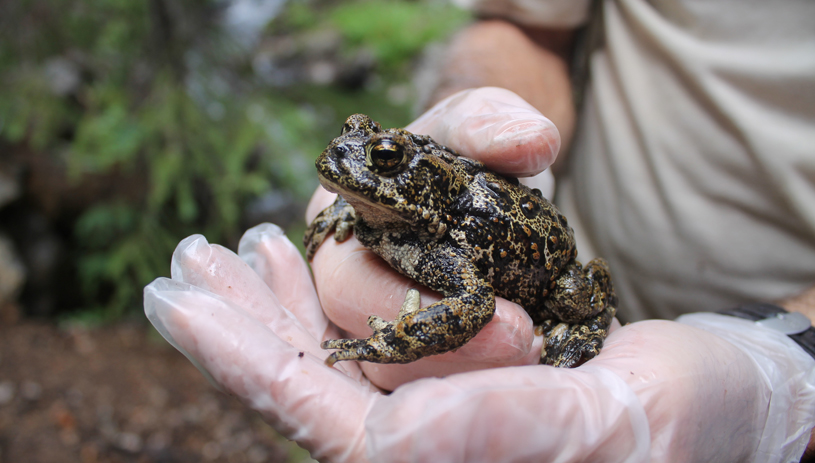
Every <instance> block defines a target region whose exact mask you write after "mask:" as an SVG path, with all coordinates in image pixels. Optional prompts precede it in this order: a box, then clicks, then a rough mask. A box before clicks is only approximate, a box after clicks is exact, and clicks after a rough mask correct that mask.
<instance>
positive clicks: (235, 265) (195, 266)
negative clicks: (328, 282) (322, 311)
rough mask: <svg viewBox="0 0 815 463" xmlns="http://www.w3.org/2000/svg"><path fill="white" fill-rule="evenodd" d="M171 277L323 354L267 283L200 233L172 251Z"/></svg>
mask: <svg viewBox="0 0 815 463" xmlns="http://www.w3.org/2000/svg"><path fill="white" fill-rule="evenodd" d="M171 273H172V277H173V280H176V281H180V282H185V283H189V284H191V285H194V286H196V287H198V288H201V289H204V290H206V291H209V292H211V293H214V294H217V295H219V296H221V297H223V298H225V299H228V300H229V301H231V302H232V303H234V304H235V305H236V306H238V307H242V308H243V309H244V310H245V311H246V312H247V313H248V314H249V315H251V316H252V317H255V318H256V319H257V320H258V321H260V322H261V323H263V324H264V325H266V326H268V327H270V328H272V330H274V332H275V333H276V334H277V335H278V336H280V337H281V338H282V339H285V340H286V341H288V342H290V343H292V344H293V345H294V346H296V347H297V348H299V349H301V350H305V351H308V352H312V353H315V354H316V355H323V354H324V352H323V351H322V350H321V349H320V346H319V344H320V341H321V339H320V338H317V337H315V336H313V335H312V334H311V333H310V332H309V331H308V329H306V327H305V326H304V325H303V324H302V323H300V321H299V320H298V319H297V317H295V316H294V314H292V313H291V312H290V311H289V310H288V309H287V308H285V307H283V306H282V305H281V304H280V301H279V300H278V299H277V296H276V295H275V294H274V293H273V292H272V290H271V289H270V288H269V286H267V285H266V283H265V282H264V281H263V280H262V279H261V278H260V276H259V275H258V274H257V273H255V272H254V271H253V270H252V268H251V267H249V265H247V264H246V262H244V261H243V260H241V258H240V257H238V256H237V255H235V254H234V253H233V252H232V251H230V250H228V249H226V248H224V247H223V246H219V245H215V244H209V243H208V242H207V240H206V238H204V237H203V236H201V235H193V236H190V237H188V238H185V239H184V240H182V241H181V242H180V243H179V244H178V247H176V250H175V252H174V253H173V259H172V264H171Z"/></svg>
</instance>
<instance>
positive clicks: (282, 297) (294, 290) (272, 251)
mask: <svg viewBox="0 0 815 463" xmlns="http://www.w3.org/2000/svg"><path fill="white" fill-rule="evenodd" d="M238 255H239V256H240V257H241V259H243V260H244V261H245V262H246V263H247V264H249V266H250V267H251V268H252V270H254V271H255V273H257V274H258V275H259V276H260V278H261V280H263V281H264V282H265V283H266V285H267V286H269V288H271V290H272V292H273V293H274V294H275V295H276V296H277V299H278V300H279V301H280V303H281V305H283V307H286V308H287V309H289V311H291V312H292V313H293V314H294V315H295V316H296V317H297V319H298V320H300V323H302V324H303V326H304V327H305V328H306V329H307V330H308V331H309V333H311V335H312V336H314V338H316V339H323V336H324V335H325V332H326V329H327V328H328V319H327V318H326V317H325V314H323V312H322V310H320V302H319V299H318V298H317V292H316V291H315V290H314V283H313V282H312V280H311V274H310V273H309V271H308V266H307V265H306V262H305V261H304V260H303V257H302V256H301V255H300V252H299V251H298V250H297V248H296V247H295V246H294V245H293V244H292V243H291V241H289V239H288V238H287V237H286V235H285V234H284V233H283V230H281V229H280V227H278V226H277V225H274V224H270V223H264V224H261V225H258V226H256V227H253V228H250V229H249V230H247V231H246V233H244V234H243V237H242V238H241V241H240V244H239V245H238Z"/></svg>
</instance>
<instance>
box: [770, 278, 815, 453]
mask: <svg viewBox="0 0 815 463" xmlns="http://www.w3.org/2000/svg"><path fill="white" fill-rule="evenodd" d="M778 305H779V306H781V307H783V308H784V309H786V310H787V311H788V312H801V313H802V314H804V315H806V316H807V317H809V320H810V321H811V322H812V323H813V324H815V286H813V287H811V288H809V289H808V290H806V291H804V292H803V293H801V294H799V295H798V296H795V297H790V298H787V299H784V300H781V301H778ZM801 461H802V462H815V429H813V430H812V435H811V437H810V439H809V445H808V446H807V450H806V452H804V456H803V457H801Z"/></svg>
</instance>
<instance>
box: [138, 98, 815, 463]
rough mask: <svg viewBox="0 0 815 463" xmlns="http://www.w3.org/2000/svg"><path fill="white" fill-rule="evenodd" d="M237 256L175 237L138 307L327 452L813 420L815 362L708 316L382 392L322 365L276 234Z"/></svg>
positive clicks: (514, 444)
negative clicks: (165, 271)
mask: <svg viewBox="0 0 815 463" xmlns="http://www.w3.org/2000/svg"><path fill="white" fill-rule="evenodd" d="M475 93H476V94H475V95H470V96H469V97H479V95H478V92H475ZM420 120H421V119H420ZM433 136H434V137H439V138H440V139H439V141H440V142H442V143H446V144H451V143H450V142H449V141H448V140H444V139H441V136H439V135H437V134H433ZM465 138H466V137H465ZM345 244H346V243H343V244H342V245H337V247H341V246H344V245H345ZM333 245H334V244H333V243H330V244H324V245H323V246H324V247H328V246H333ZM323 252H324V251H323V250H320V251H319V252H318V256H319V255H320V254H321V253H323ZM239 254H240V256H241V257H238V256H236V255H234V254H232V253H231V252H229V251H228V250H226V249H224V248H222V247H219V246H213V245H209V244H207V243H206V241H205V240H204V239H203V238H202V237H196V236H194V237H190V238H187V239H186V240H184V241H182V242H181V243H180V244H179V247H178V248H177V250H176V252H175V254H174V256H173V264H172V274H173V279H172V280H169V279H158V280H156V281H155V282H153V283H151V284H150V285H149V286H148V287H147V288H145V312H146V313H147V315H148V318H150V320H151V321H152V322H153V324H154V325H155V326H156V328H157V329H158V330H159V331H160V332H161V333H162V334H163V335H164V336H165V337H166V338H167V339H168V340H169V341H170V342H171V343H173V345H175V346H176V347H177V348H179V350H181V351H182V352H184V353H185V355H187V356H188V358H190V359H191V360H192V361H193V363H195V364H196V365H197V366H198V367H199V368H200V369H202V371H203V372H204V373H205V374H206V375H207V376H208V377H209V378H210V379H211V381H212V382H213V383H214V384H215V385H216V386H217V387H219V388H221V389H222V390H224V391H227V392H229V393H231V394H233V395H235V396H236V397H238V398H239V399H240V400H242V401H243V402H244V403H245V404H246V405H247V406H249V407H252V408H254V409H256V410H258V411H259V412H260V413H261V414H262V415H263V416H264V417H265V419H266V420H267V421H268V422H269V423H270V424H272V425H273V426H274V427H275V428H276V429H278V431H280V432H281V433H283V434H284V435H285V436H287V437H289V438H291V439H293V440H296V441H297V442H298V443H300V445H301V446H303V447H304V448H306V449H308V450H309V451H311V453H312V456H314V457H315V458H317V459H320V460H324V461H339V462H341V461H347V462H364V461H381V462H386V461H387V462H390V461H394V462H395V461H444V462H448V461H449V462H456V461H462V462H463V461H467V462H478V461H485V462H494V461H668V460H670V461H689V462H694V461H721V462H727V461H739V462H740V461H756V462H758V461H762V462H763V461H792V460H795V459H796V458H798V457H799V456H800V454H801V453H802V452H803V448H804V446H805V445H806V443H807V442H808V440H809V430H810V429H811V428H812V426H813V424H815V422H814V421H813V413H812V410H813V409H814V406H815V386H814V385H815V368H814V367H815V361H813V360H812V359H811V358H810V357H809V356H808V355H806V354H805V353H804V352H803V350H801V349H800V348H799V347H798V346H796V345H795V344H794V343H793V342H792V341H791V340H790V339H789V338H787V337H786V336H784V335H781V334H780V333H776V332H773V331H770V330H767V329H765V328H761V327H758V326H756V325H755V324H753V323H750V322H748V321H744V320H739V319H735V318H731V317H725V316H719V315H713V314H699V315H691V316H686V317H683V319H682V322H683V323H676V322H668V321H648V322H640V323H635V324H632V325H628V326H625V327H622V328H620V329H617V330H616V331H614V332H613V333H612V334H611V335H610V336H609V338H608V339H607V340H606V343H605V347H604V349H603V351H602V352H601V354H600V355H599V356H597V357H596V358H595V359H593V360H591V361H589V362H587V363H586V364H585V365H583V366H581V367H579V368H577V369H573V370H565V369H556V368H551V367H546V366H541V365H527V366H515V367H504V368H493V369H488V370H481V371H474V372H468V373H460V374H453V375H450V376H446V377H444V378H429V379H420V380H416V381H413V382H411V383H409V384H405V385H403V386H401V387H398V388H397V389H396V390H395V391H394V392H393V393H391V394H389V395H384V394H382V393H381V392H380V390H378V389H377V388H376V387H375V386H373V385H372V384H371V383H370V382H369V381H368V379H367V378H366V377H365V376H364V375H362V371H361V370H360V369H359V366H358V364H356V363H354V362H341V363H338V364H337V365H335V367H334V368H328V367H326V366H325V365H324V364H323V363H322V362H323V360H324V358H325V357H326V356H327V352H326V351H323V350H321V349H320V348H319V342H320V341H321V340H323V339H326V338H336V337H338V333H337V332H336V328H335V327H334V326H333V325H332V324H329V323H328V322H327V320H326V318H325V316H324V315H323V312H322V311H321V308H320V304H319V301H318V299H317V296H316V293H315V291H314V287H313V285H312V282H311V280H310V278H309V275H308V271H307V267H306V265H305V263H304V262H303V261H302V259H301V258H300V256H299V254H298V253H297V251H296V249H295V248H294V246H292V245H291V243H290V242H289V241H288V240H287V239H286V238H285V237H284V236H283V235H282V233H281V232H280V230H279V229H277V228H276V227H274V226H271V225H262V226H259V227H256V228H254V229H252V230H250V231H249V232H247V234H246V235H245V236H244V238H243V240H242V241H241V244H240V246H239ZM357 254H359V253H357ZM360 259H362V260H365V259H364V257H360ZM317 279H318V281H319V277H317ZM377 284H378V283H376V282H373V283H372V282H370V281H367V280H366V279H365V278H364V276H361V277H359V278H358V279H357V285H358V286H357V287H356V288H354V287H351V286H350V280H349V282H348V286H346V287H344V288H339V289H340V290H341V291H345V295H346V296H347V297H361V298H362V301H363V302H365V298H364V296H354V295H355V294H359V293H363V291H360V289H359V286H363V287H365V288H366V289H370V288H371V287H374V286H376V285H377ZM320 289H321V292H322V291H323V290H324V289H323V287H321V288H320ZM393 294H398V295H397V296H395V298H396V299H399V300H401V297H402V296H403V294H404V292H403V291H402V292H400V293H393ZM332 297H333V298H335V299H337V300H340V299H342V297H343V294H335V295H333V296H332ZM521 318H522V317H521ZM517 326H518V328H517V331H519V332H525V331H526V330H527V327H526V323H525V322H524V321H521V323H518V324H517ZM515 333H516V331H513V330H503V329H500V328H499V329H497V330H496V331H495V332H494V333H493V334H495V335H496V337H495V338H493V340H492V341H489V340H487V341H486V342H485V345H489V344H490V343H492V342H497V343H498V345H500V344H501V343H500V342H498V341H499V340H500V339H513V338H514V336H516V334H515ZM479 336H480V335H479ZM519 337H520V338H523V337H524V336H519ZM476 339H478V337H476ZM476 339H474V340H473V341H471V343H473V342H475V341H476ZM513 342H514V341H513ZM510 344H511V343H510ZM529 344H530V345H531V344H533V343H529ZM524 349H525V347H524V344H523V343H520V344H514V345H513V347H512V348H511V349H509V350H510V351H512V350H516V351H517V352H518V355H519V358H520V357H524V354H522V352H523V351H524ZM529 349H530V350H534V348H533V347H530V348H529ZM463 350H464V348H462V349H460V351H459V353H460V352H461V351H463ZM457 354H458V353H457ZM446 355H456V354H446ZM471 355H472V357H473V358H483V356H488V355H489V352H481V353H478V352H475V353H471ZM479 355H481V356H482V357H479ZM526 355H529V354H526ZM439 357H441V356H439ZM451 363H452V362H451ZM387 377H388V376H387V375H382V376H381V378H384V379H387Z"/></svg>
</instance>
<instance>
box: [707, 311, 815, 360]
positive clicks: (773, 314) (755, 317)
mask: <svg viewBox="0 0 815 463" xmlns="http://www.w3.org/2000/svg"><path fill="white" fill-rule="evenodd" d="M717 313H720V314H722V315H730V316H732V317H738V318H745V319H747V320H752V321H754V322H762V321H769V320H772V319H781V318H784V316H785V315H788V314H790V313H789V312H787V311H786V310H784V309H782V308H781V307H778V306H777V305H773V304H760V303H755V304H743V305H740V306H738V307H733V308H730V309H724V310H719V311H718V312H717ZM798 319H800V317H798ZM807 322H808V319H807ZM787 336H789V337H790V339H792V340H793V341H795V342H796V343H798V345H799V346H801V348H802V349H804V350H805V351H806V352H807V353H808V354H809V355H810V356H811V357H812V358H815V328H813V327H812V325H811V324H809V326H808V327H806V329H804V330H803V331H800V332H798V333H795V334H787Z"/></svg>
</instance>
